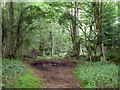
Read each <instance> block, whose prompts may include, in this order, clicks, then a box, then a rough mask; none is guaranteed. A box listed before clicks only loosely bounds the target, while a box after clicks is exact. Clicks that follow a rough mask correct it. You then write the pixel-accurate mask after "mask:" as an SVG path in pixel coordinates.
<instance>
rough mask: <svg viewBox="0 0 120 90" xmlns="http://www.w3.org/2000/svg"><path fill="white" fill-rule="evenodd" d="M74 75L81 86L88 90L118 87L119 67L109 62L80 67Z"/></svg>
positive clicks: (90, 63)
mask: <svg viewBox="0 0 120 90" xmlns="http://www.w3.org/2000/svg"><path fill="white" fill-rule="evenodd" d="M74 73H75V75H76V76H77V78H78V80H79V82H80V84H81V85H82V86H83V87H86V88H117V87H118V67H116V66H115V64H113V63H110V62H107V61H99V62H94V63H93V62H88V63H85V64H83V65H79V67H78V68H76V69H75V72H74Z"/></svg>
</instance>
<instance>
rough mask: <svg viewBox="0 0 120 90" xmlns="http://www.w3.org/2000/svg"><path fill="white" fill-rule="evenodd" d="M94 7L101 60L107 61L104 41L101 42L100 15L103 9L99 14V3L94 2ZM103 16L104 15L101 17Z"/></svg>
mask: <svg viewBox="0 0 120 90" xmlns="http://www.w3.org/2000/svg"><path fill="white" fill-rule="evenodd" d="M93 6H94V7H95V11H94V16H95V23H96V30H97V42H98V47H99V53H100V60H105V55H103V51H102V50H103V47H102V40H101V37H102V36H101V26H102V24H101V22H102V21H100V20H102V17H101V18H100V14H102V11H101V10H102V8H100V13H99V2H93ZM101 16H102V15H101Z"/></svg>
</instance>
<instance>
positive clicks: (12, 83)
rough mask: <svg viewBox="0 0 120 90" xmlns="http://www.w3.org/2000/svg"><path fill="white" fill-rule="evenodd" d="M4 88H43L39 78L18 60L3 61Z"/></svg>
mask: <svg viewBox="0 0 120 90" xmlns="http://www.w3.org/2000/svg"><path fill="white" fill-rule="evenodd" d="M2 63H3V65H2V87H4V88H41V87H42V84H41V81H40V79H39V78H37V77H36V76H35V75H33V74H32V72H31V70H27V68H26V66H25V65H23V64H22V63H21V62H20V61H17V60H5V59H3V62H2Z"/></svg>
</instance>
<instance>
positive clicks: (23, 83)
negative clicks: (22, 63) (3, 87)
mask: <svg viewBox="0 0 120 90" xmlns="http://www.w3.org/2000/svg"><path fill="white" fill-rule="evenodd" d="M15 85H16V86H15V88H42V84H41V81H40V80H39V78H38V77H35V76H34V75H32V74H26V75H24V76H21V77H20V78H19V79H17V80H16V81H15Z"/></svg>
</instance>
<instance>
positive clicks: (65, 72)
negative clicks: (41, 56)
mask: <svg viewBox="0 0 120 90" xmlns="http://www.w3.org/2000/svg"><path fill="white" fill-rule="evenodd" d="M29 64H30V65H31V66H32V67H33V68H35V69H36V70H35V71H34V73H35V74H36V75H37V76H38V77H39V78H40V79H41V80H42V82H43V83H45V85H44V87H43V88H80V86H79V84H78V81H77V79H76V77H75V76H74V74H73V70H74V68H75V67H76V65H77V63H75V62H66V61H63V60H37V61H34V62H30V63H29Z"/></svg>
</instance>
